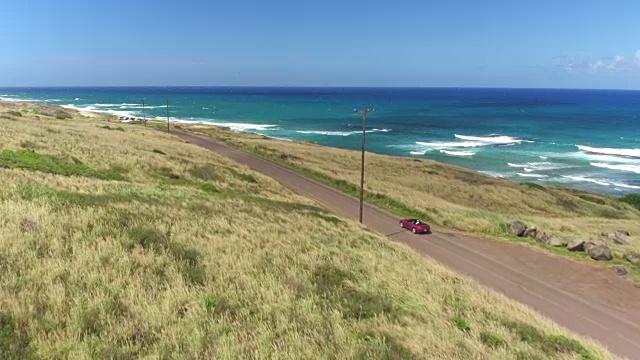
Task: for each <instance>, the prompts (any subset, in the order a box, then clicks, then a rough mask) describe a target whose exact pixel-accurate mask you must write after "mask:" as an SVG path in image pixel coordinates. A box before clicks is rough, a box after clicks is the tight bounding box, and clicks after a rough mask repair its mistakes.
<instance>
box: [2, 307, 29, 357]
mask: <svg viewBox="0 0 640 360" xmlns="http://www.w3.org/2000/svg"><path fill="white" fill-rule="evenodd" d="M0 354H2V358H3V359H7V360H24V359H35V356H34V354H33V353H32V350H31V338H30V337H29V334H28V333H27V331H26V328H23V327H19V326H18V325H17V324H16V320H15V318H14V316H13V315H12V314H10V313H7V312H5V311H0Z"/></svg>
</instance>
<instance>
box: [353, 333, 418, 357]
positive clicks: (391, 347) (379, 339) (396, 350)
mask: <svg viewBox="0 0 640 360" xmlns="http://www.w3.org/2000/svg"><path fill="white" fill-rule="evenodd" d="M364 340H365V341H364V342H363V344H362V345H361V348H360V349H359V350H358V353H357V354H356V357H355V358H356V359H358V360H365V359H387V360H411V359H415V358H416V356H415V355H414V354H412V353H411V351H409V350H408V349H407V348H406V347H405V346H404V345H402V344H401V343H400V342H399V341H397V340H396V339H395V338H394V337H392V336H391V335H388V334H375V333H369V334H366V335H365V336H364Z"/></svg>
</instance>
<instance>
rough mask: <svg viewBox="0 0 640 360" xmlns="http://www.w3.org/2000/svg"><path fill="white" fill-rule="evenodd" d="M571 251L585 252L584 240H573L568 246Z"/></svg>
mask: <svg viewBox="0 0 640 360" xmlns="http://www.w3.org/2000/svg"><path fill="white" fill-rule="evenodd" d="M567 250H569V251H584V240H573V241H571V242H570V243H568V244H567Z"/></svg>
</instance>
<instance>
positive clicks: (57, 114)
mask: <svg viewBox="0 0 640 360" xmlns="http://www.w3.org/2000/svg"><path fill="white" fill-rule="evenodd" d="M54 116H55V117H56V119H58V120H64V119H72V118H73V116H71V114H69V113H68V112H66V111H62V110H58V111H56V112H55V114H54Z"/></svg>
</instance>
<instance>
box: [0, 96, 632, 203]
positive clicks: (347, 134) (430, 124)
mask: <svg viewBox="0 0 640 360" xmlns="http://www.w3.org/2000/svg"><path fill="white" fill-rule="evenodd" d="M0 99H2V100H8V101H37V102H45V103H50V104H58V105H62V106H65V107H68V108H74V109H79V110H90V111H98V112H105V113H111V114H115V115H120V116H136V117H141V116H142V111H143V109H142V102H143V101H144V103H145V112H146V116H147V117H149V118H156V117H157V118H158V119H160V120H165V119H166V108H165V104H166V100H167V99H168V101H169V116H170V117H171V120H172V121H184V122H197V123H204V124H214V125H224V126H229V127H231V128H232V129H235V130H237V131H249V132H256V133H260V134H263V135H266V136H270V137H276V138H282V139H296V140H298V139H306V140H312V141H315V142H317V143H319V144H322V145H328V146H335V147H339V148H345V149H359V147H360V144H361V137H360V133H361V126H362V125H361V117H360V116H359V115H357V114H355V113H354V108H364V107H369V108H375V109H376V111H375V112H374V113H372V114H370V115H369V116H368V117H367V132H368V133H367V150H368V151H372V152H376V153H380V154H389V155H400V156H408V157H416V158H429V159H434V160H438V161H442V162H446V163H449V164H454V165H458V166H462V167H465V168H469V169H474V170H477V171H480V172H483V173H485V174H488V175H491V176H495V177H504V178H509V179H513V180H516V181H527V182H537V183H540V184H543V185H550V184H554V185H561V186H569V187H574V188H580V189H586V190H592V191H597V192H604V193H610V194H616V195H623V194H626V193H633V192H636V193H640V91H613V90H542V89H465V88H411V89H410V88H265V87H261V88H255V87H232V88H229V87H142V88H134V87H119V88H4V89H3V88H0ZM372 171H373V170H372Z"/></svg>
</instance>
